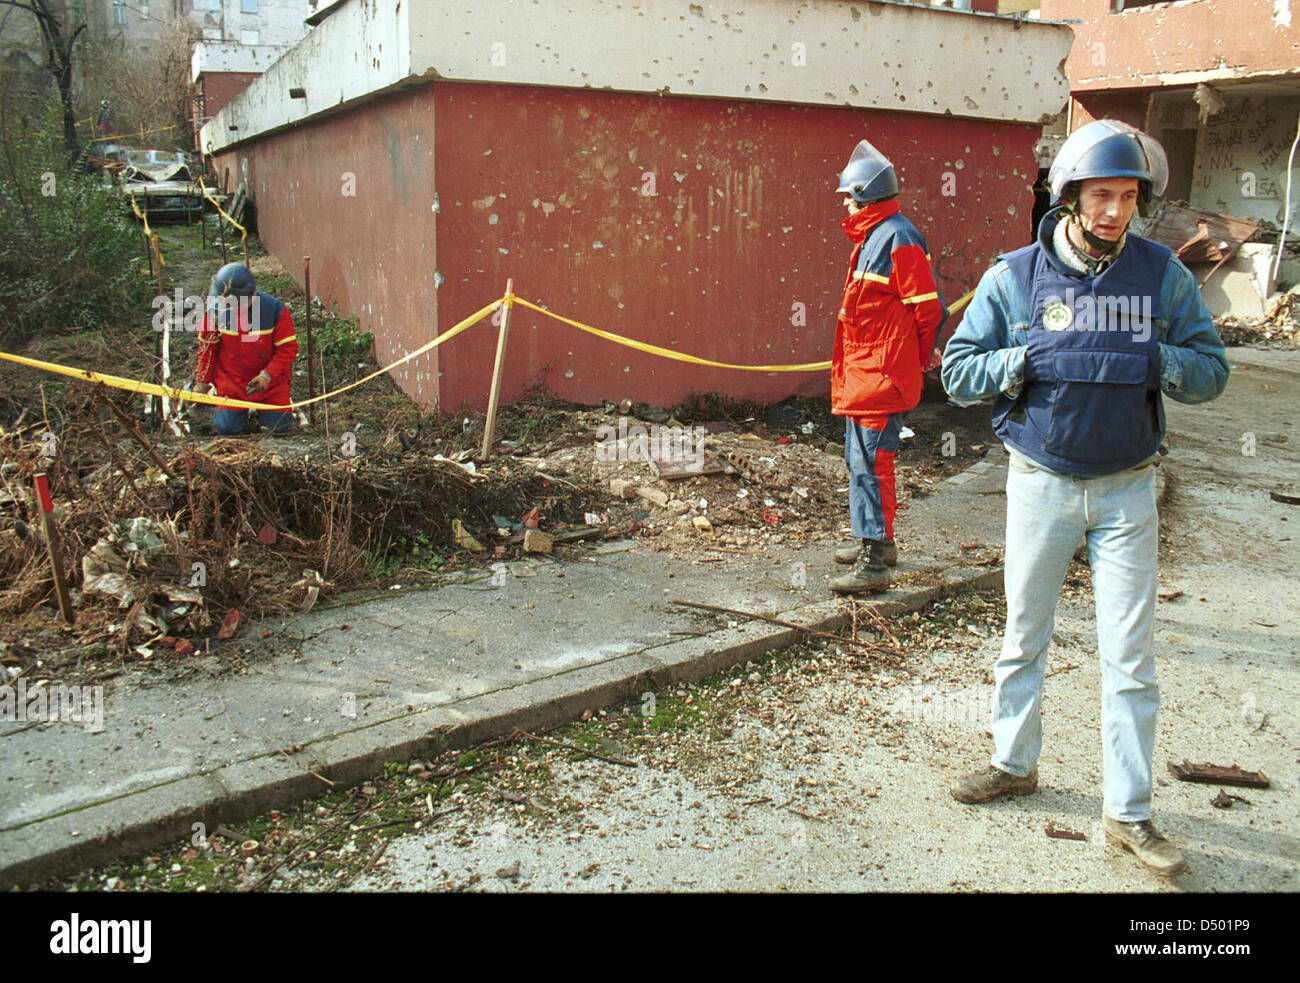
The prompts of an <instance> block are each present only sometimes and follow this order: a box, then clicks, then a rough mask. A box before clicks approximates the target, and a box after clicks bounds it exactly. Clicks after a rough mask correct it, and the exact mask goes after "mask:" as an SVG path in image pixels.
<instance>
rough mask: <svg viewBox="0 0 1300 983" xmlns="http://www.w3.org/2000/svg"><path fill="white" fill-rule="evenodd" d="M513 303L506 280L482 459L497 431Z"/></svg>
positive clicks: (488, 454)
mask: <svg viewBox="0 0 1300 983" xmlns="http://www.w3.org/2000/svg"><path fill="white" fill-rule="evenodd" d="M514 303H515V281H514V279H513V278H512V279H509V280H507V281H506V296H505V299H504V300H503V301H502V303H501V332H500V333H499V334H498V335H497V360H496V364H494V365H493V366H492V390H491V392H490V393H489V394H488V411H487V419H486V420H484V421H483V455H482V456H483V460H485V461H486V460H487V459H488V458H489V457H491V456H492V442H493V438H495V437H496V432H497V402H498V400H499V399H500V398H501V369H502V367H503V366H504V365H505V362H506V336H507V335H509V334H510V308H511V307H513V306H514Z"/></svg>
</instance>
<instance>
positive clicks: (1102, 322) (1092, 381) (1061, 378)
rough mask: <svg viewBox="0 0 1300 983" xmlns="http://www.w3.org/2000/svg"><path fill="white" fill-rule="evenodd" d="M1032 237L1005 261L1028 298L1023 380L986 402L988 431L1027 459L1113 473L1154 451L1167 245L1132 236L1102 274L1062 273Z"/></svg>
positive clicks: (1066, 469)
mask: <svg viewBox="0 0 1300 983" xmlns="http://www.w3.org/2000/svg"><path fill="white" fill-rule="evenodd" d="M1051 217H1052V216H1050V215H1049V216H1048V217H1047V218H1045V219H1044V221H1043V224H1042V228H1041V229H1040V231H1039V241H1038V242H1037V243H1036V244H1034V245H1032V246H1026V247H1025V248H1023V249H1018V250H1016V251H1015V252H1013V253H1009V254H1008V255H1006V256H1004V257H1002V258H1003V259H1004V260H1005V261H1006V263H1007V266H1008V267H1009V269H1010V271H1011V274H1012V276H1014V277H1015V278H1016V280H1017V281H1019V283H1020V286H1021V289H1022V291H1023V296H1026V297H1028V298H1029V312H1030V319H1029V339H1028V348H1027V350H1026V355H1025V384H1024V386H1023V387H1022V388H1021V392H1020V395H1019V397H1018V398H1017V399H1015V400H1012V399H1010V398H1009V397H1007V396H1006V395H1005V394H999V396H998V397H997V398H996V399H995V400H994V402H993V429H994V430H995V431H996V433H997V435H998V436H999V437H1000V438H1002V440H1003V441H1004V442H1005V443H1006V444H1008V445H1009V446H1011V447H1014V448H1015V449H1016V450H1018V451H1019V452H1020V453H1022V454H1024V455H1025V456H1026V457H1027V458H1029V459H1030V460H1032V461H1034V462H1036V463H1038V464H1040V465H1042V466H1043V467H1046V468H1050V469H1052V470H1053V471H1061V472H1063V473H1066V474H1077V475H1102V474H1113V473H1114V472H1116V471H1123V470H1125V469H1126V468H1131V467H1135V466H1136V465H1138V464H1141V463H1142V462H1143V461H1145V460H1147V459H1148V458H1150V457H1151V456H1152V455H1153V454H1155V453H1156V451H1157V449H1158V448H1159V447H1160V441H1161V440H1162V439H1163V438H1164V433H1165V410H1164V405H1163V403H1162V402H1161V399H1160V343H1159V340H1158V338H1157V337H1156V323H1157V320H1158V319H1159V318H1160V317H1161V316H1162V312H1161V310H1160V287H1161V284H1162V282H1163V280H1164V274H1165V270H1166V269H1167V267H1168V265H1169V258H1170V256H1171V255H1172V253H1171V251H1170V250H1169V249H1167V248H1165V247H1164V246H1162V245H1160V244H1159V243H1155V242H1151V241H1150V240H1148V239H1143V238H1141V237H1140V236H1136V235H1129V237H1128V239H1127V241H1126V243H1125V246H1124V249H1123V251H1122V252H1121V253H1120V254H1119V257H1118V258H1117V259H1116V260H1115V262H1114V263H1112V264H1111V265H1110V266H1108V267H1107V268H1106V269H1105V270H1104V271H1103V272H1102V273H1101V274H1100V275H1098V276H1095V277H1089V276H1084V275H1082V274H1078V273H1076V272H1074V271H1072V270H1069V269H1068V268H1067V267H1065V266H1064V264H1061V263H1060V261H1059V260H1057V259H1056V257H1055V256H1054V255H1053V256H1051V257H1050V258H1049V256H1048V253H1049V252H1050V251H1051V241H1052V238H1051V236H1052V229H1053V227H1054V225H1055V223H1054V222H1051V221H1049V220H1050V219H1051Z"/></svg>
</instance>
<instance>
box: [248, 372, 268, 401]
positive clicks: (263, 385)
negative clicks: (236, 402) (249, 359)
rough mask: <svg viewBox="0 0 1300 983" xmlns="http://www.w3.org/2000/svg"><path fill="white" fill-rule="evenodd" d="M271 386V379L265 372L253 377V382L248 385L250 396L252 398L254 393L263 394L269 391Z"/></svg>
mask: <svg viewBox="0 0 1300 983" xmlns="http://www.w3.org/2000/svg"><path fill="white" fill-rule="evenodd" d="M270 386H271V377H270V376H269V375H267V374H266V371H265V370H263V371H261V372H259V373H257V375H255V376H253V381H252V382H250V383H249V384H248V394H249V395H250V396H251V395H253V393H260V392H263V391H264V390H266V389H269V388H270Z"/></svg>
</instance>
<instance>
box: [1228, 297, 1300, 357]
mask: <svg viewBox="0 0 1300 983" xmlns="http://www.w3.org/2000/svg"><path fill="white" fill-rule="evenodd" d="M1214 326H1215V328H1217V329H1218V332H1219V337H1220V338H1222V339H1223V341H1224V344H1227V345H1267V346H1269V347H1289V346H1292V345H1298V344H1300V284H1296V285H1295V286H1294V287H1292V288H1291V289H1290V290H1288V291H1287V292H1286V293H1283V294H1277V295H1275V296H1274V297H1273V298H1272V299H1271V301H1270V302H1269V308H1268V313H1267V314H1265V315H1264V317H1263V318H1261V319H1260V320H1258V321H1253V320H1247V319H1245V318H1240V317H1234V316H1232V315H1227V316H1224V317H1219V318H1215V320H1214Z"/></svg>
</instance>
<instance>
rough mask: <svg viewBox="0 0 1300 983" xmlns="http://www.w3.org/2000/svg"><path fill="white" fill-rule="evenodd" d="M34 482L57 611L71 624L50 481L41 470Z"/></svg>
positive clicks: (70, 605)
mask: <svg viewBox="0 0 1300 983" xmlns="http://www.w3.org/2000/svg"><path fill="white" fill-rule="evenodd" d="M32 477H33V481H34V482H35V484H36V503H37V506H38V507H39V508H40V510H41V529H42V530H43V531H44V532H45V546H46V548H47V549H48V550H49V553H50V567H51V569H52V570H53V571H54V592H55V594H57V595H58V598H59V613H60V614H62V615H63V621H64V623H65V624H69V625H70V624H72V623H73V621H74V620H75V617H76V616H75V615H74V614H73V613H72V599H71V598H70V597H69V596H68V581H67V579H66V578H65V577H64V575H63V559H62V557H60V556H59V530H58V529H57V528H56V527H55V525H54V500H53V499H52V498H51V497H50V482H49V480H48V479H47V478H46V476H45V472H44V471H41V472H38V473H37V474H35V475H33V476H32Z"/></svg>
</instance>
